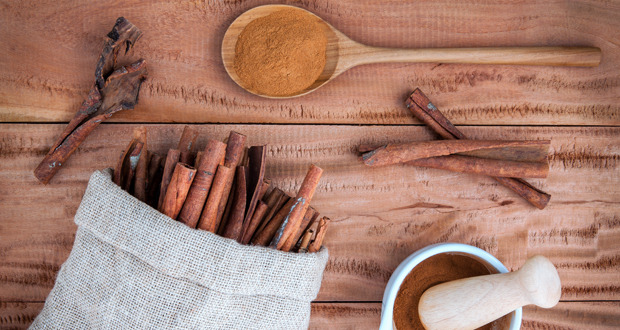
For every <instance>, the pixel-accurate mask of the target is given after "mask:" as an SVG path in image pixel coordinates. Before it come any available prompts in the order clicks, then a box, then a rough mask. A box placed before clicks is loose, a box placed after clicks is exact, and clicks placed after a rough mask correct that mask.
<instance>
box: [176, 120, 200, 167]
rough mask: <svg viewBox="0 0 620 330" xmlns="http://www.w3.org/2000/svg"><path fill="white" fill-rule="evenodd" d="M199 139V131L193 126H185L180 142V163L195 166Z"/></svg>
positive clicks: (178, 148)
mask: <svg viewBox="0 0 620 330" xmlns="http://www.w3.org/2000/svg"><path fill="white" fill-rule="evenodd" d="M197 138H198V131H197V130H196V129H195V128H194V127H193V126H187V125H186V126H185V127H184V128H183V133H182V134H181V139H180V140H179V146H178V147H177V150H179V151H180V152H181V157H180V158H179V161H180V162H181V163H185V164H193V163H194V162H193V158H194V157H193V156H194V149H196V139H197Z"/></svg>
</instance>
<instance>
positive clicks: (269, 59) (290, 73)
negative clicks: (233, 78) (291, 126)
mask: <svg viewBox="0 0 620 330" xmlns="http://www.w3.org/2000/svg"><path fill="white" fill-rule="evenodd" d="M321 24H323V23H322V22H321V21H320V19H319V18H317V17H315V16H313V15H310V14H308V13H305V12H303V11H302V10H297V9H283V10H279V11H277V12H274V13H272V14H269V15H267V16H263V17H260V18H257V19H255V20H254V21H252V22H250V23H249V24H248V25H247V26H246V27H245V28H244V29H243V31H241V34H240V35H239V38H238V39H237V44H236V45H235V60H234V61H235V62H234V63H235V64H234V68H235V72H236V73H237V75H238V76H239V78H240V79H241V81H242V82H243V84H242V85H243V87H245V88H246V89H248V90H250V91H252V92H254V93H258V94H265V95H269V96H291V95H295V94H297V93H299V92H301V91H303V90H304V89H306V88H308V87H310V86H311V85H312V84H313V83H314V82H315V81H316V80H317V78H318V77H319V75H320V74H321V72H323V68H324V67H325V50H326V48H327V36H326V35H325V33H324V31H323V29H322V27H321Z"/></svg>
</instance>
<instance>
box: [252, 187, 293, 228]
mask: <svg viewBox="0 0 620 330" xmlns="http://www.w3.org/2000/svg"><path fill="white" fill-rule="evenodd" d="M288 200H289V197H288V196H287V195H286V194H285V193H284V191H282V190H281V189H280V188H274V189H273V190H272V191H271V193H270V194H269V196H268V197H267V201H266V204H267V207H268V209H267V214H266V215H265V217H264V218H263V221H261V224H260V225H259V226H258V228H257V229H256V233H258V232H261V231H262V230H263V229H264V228H265V226H266V225H267V223H268V222H269V221H270V220H271V218H272V217H273V215H274V214H276V212H278V211H280V209H281V208H282V206H284V204H286V203H287V202H288Z"/></svg>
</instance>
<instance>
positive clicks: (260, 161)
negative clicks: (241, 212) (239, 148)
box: [241, 146, 266, 236]
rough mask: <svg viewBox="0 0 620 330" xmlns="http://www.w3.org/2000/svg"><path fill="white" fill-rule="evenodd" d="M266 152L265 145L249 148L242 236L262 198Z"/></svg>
mask: <svg viewBox="0 0 620 330" xmlns="http://www.w3.org/2000/svg"><path fill="white" fill-rule="evenodd" d="M265 153H266V149H265V146H253V147H250V148H249V149H248V167H247V170H248V176H247V177H246V180H247V201H248V204H247V210H246V215H245V220H243V228H242V230H241V236H244V234H245V231H246V230H247V229H248V226H249V225H250V222H251V220H252V216H253V215H254V209H255V208H256V203H258V200H259V199H260V194H261V187H262V185H263V177H264V176H265Z"/></svg>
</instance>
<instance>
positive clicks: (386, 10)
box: [0, 0, 620, 125]
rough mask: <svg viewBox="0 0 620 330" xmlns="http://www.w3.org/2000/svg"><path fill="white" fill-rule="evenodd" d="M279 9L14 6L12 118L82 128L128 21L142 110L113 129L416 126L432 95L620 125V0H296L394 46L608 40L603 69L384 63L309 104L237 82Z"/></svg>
mask: <svg viewBox="0 0 620 330" xmlns="http://www.w3.org/2000/svg"><path fill="white" fill-rule="evenodd" d="M265 3H267V2H266V1H224V2H212V1H153V2H151V1H149V2H143V1H138V0H130V1H126V2H123V3H118V2H108V1H98V2H95V3H92V2H89V3H88V5H86V3H83V5H78V3H76V2H74V1H66V0H65V1H53V2H49V3H46V2H41V1H33V0H27V1H11V2H4V3H3V4H2V5H0V7H1V8H2V10H0V22H2V30H1V32H0V121H3V122H33V121H37V122H59V121H68V120H69V119H70V118H71V117H72V116H73V114H74V112H75V111H76V109H77V107H78V106H79V104H80V103H81V102H82V100H83V98H84V97H85V96H86V94H87V92H88V89H89V88H90V86H91V84H92V81H93V72H94V68H95V63H96V60H97V57H98V54H99V53H100V51H101V48H102V40H103V36H104V35H105V34H106V33H107V32H108V31H109V29H110V28H111V27H112V25H113V22H114V20H115V19H116V17H118V16H121V15H123V16H125V17H126V18H127V19H129V20H130V21H131V22H133V23H134V24H136V25H137V26H138V27H139V28H140V29H141V30H142V31H143V32H144V35H143V37H142V38H141V40H139V41H138V42H137V44H136V47H135V51H134V53H133V54H132V56H131V57H130V58H132V59H135V58H138V57H142V58H145V59H146V60H147V62H148V69H149V79H148V80H147V81H146V82H145V84H144V85H143V88H142V91H141V93H140V104H139V105H138V107H137V108H136V109H135V110H134V111H131V112H127V113H120V114H118V115H115V116H114V117H113V118H112V120H113V121H124V122H126V121H143V122H224V123H330V124H334V123H347V124H409V123H415V120H414V119H413V118H412V117H411V116H410V115H409V113H408V112H407V111H406V110H405V109H404V108H403V100H404V99H405V97H406V95H407V93H409V92H411V90H413V89H414V88H415V87H420V88H421V89H422V90H423V91H425V92H426V94H428V95H429V96H431V97H432V98H433V101H434V102H435V103H436V105H438V106H439V108H440V109H442V110H443V111H444V112H445V114H446V116H447V117H448V118H450V119H451V121H453V122H454V123H455V124H468V125H478V124H482V125H498V124H506V125H532V124H534V125H537V124H543V125H546V124H550V125H556V124H562V125H617V124H619V123H620V106H619V104H620V71H619V70H618V66H619V63H620V35H619V34H618V33H617V32H618V31H619V30H620V2H619V1H613V0H612V1H599V0H583V1H535V0H525V1H517V2H512V1H495V2H479V1H448V0H441V1H430V0H429V1H389V2H384V1H362V2H360V1H356V0H342V1H327V0H318V1H290V2H287V4H292V5H296V6H300V7H303V8H306V9H308V10H310V11H312V12H314V13H316V14H317V15H318V16H320V17H321V18H323V19H325V20H326V21H327V22H329V23H330V24H331V25H333V26H334V27H335V28H337V29H338V30H340V31H342V32H343V33H344V34H345V35H347V36H349V37H351V38H352V39H353V40H355V41H358V42H361V43H364V44H367V45H371V46H381V47H403V48H404V47H406V48H426V47H490V46H595V47H599V48H601V50H602V62H601V65H600V66H599V67H597V68H565V67H533V66H500V65H461V64H442V65H438V64H428V63H427V64H372V65H365V66H360V67H356V68H354V69H352V70H349V71H347V72H345V73H344V74H343V75H341V76H340V77H338V78H337V79H335V80H334V81H332V82H330V83H329V84H327V85H326V86H324V87H321V88H320V89H319V90H317V91H316V92H314V93H311V94H310V95H308V96H304V97H302V98H299V99H290V100H282V101H272V100H267V99H263V98H260V97H258V96H253V95H251V94H249V93H247V92H245V91H243V90H242V89H241V88H240V87H238V86H237V85H236V84H235V83H234V82H233V81H232V80H231V79H230V78H229V77H228V75H227V74H226V72H225V70H224V68H223V65H222V59H221V55H220V47H221V41H222V37H223V35H224V32H225V30H226V28H227V27H228V25H229V24H230V23H231V22H232V21H233V20H234V19H235V18H236V17H237V16H238V15H240V14H241V13H242V12H244V11H246V10H248V9H250V8H252V7H255V6H257V5H260V4H265Z"/></svg>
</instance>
